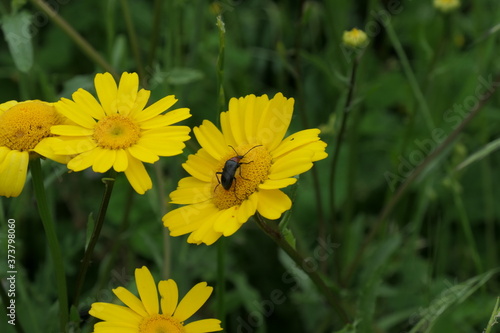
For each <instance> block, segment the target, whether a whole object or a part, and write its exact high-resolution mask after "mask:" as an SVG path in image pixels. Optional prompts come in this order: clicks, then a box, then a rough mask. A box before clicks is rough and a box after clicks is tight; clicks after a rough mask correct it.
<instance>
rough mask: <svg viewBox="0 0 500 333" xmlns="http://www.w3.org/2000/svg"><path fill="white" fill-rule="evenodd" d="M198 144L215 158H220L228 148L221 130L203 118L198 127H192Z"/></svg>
mask: <svg viewBox="0 0 500 333" xmlns="http://www.w3.org/2000/svg"><path fill="white" fill-rule="evenodd" d="M193 132H194V134H195V135H196V139H197V140H198V142H199V143H200V145H201V146H202V147H203V148H205V150H206V151H207V152H208V153H209V154H210V155H211V156H212V157H213V158H215V159H216V160H220V159H221V158H222V157H223V154H224V153H225V152H226V150H227V149H228V146H227V143H226V140H225V139H224V136H223V135H222V133H221V131H219V129H218V128H217V127H215V125H214V124H212V123H211V122H210V121H208V120H204V121H203V123H202V124H201V126H200V127H195V128H194V129H193Z"/></svg>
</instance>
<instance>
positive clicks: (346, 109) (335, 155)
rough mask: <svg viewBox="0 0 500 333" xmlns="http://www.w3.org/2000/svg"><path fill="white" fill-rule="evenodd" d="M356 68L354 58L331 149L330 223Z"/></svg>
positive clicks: (333, 214)
mask: <svg viewBox="0 0 500 333" xmlns="http://www.w3.org/2000/svg"><path fill="white" fill-rule="evenodd" d="M357 68H358V59H357V58H356V59H354V61H353V64H352V68H351V77H350V79H349V91H348V93H347V99H346V101H345V105H344V112H343V113H342V121H341V124H340V129H339V132H338V135H337V139H336V140H335V148H334V149H333V157H332V165H331V167H330V182H329V184H330V207H331V219H332V224H333V223H334V222H335V171H336V169H337V163H338V158H339V152H340V145H341V144H342V138H343V137H344V132H345V129H346V127H347V126H346V125H347V119H348V116H349V113H350V111H351V104H352V97H353V96H354V86H355V84H356V70H357Z"/></svg>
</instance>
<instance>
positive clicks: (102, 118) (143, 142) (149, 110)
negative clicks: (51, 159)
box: [51, 73, 191, 194]
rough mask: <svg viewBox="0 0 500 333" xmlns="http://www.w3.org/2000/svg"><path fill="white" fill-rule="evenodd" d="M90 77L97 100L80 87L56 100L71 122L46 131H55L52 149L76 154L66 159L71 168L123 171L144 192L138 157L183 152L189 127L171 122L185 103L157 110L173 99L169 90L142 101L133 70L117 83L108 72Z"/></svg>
mask: <svg viewBox="0 0 500 333" xmlns="http://www.w3.org/2000/svg"><path fill="white" fill-rule="evenodd" d="M94 83H95V87H96V92H97V96H98V97H99V101H100V103H99V102H98V101H97V100H96V99H95V98H94V97H93V96H92V95H91V94H90V93H89V92H87V91H85V90H83V89H79V90H78V91H76V92H75V93H74V94H73V96H72V97H73V100H74V101H72V100H69V99H65V98H63V99H61V101H59V102H57V103H56V105H55V107H56V108H57V110H58V111H59V112H60V113H62V114H63V115H65V116H66V117H68V118H69V119H71V120H72V121H73V122H74V123H75V125H58V126H53V127H52V129H51V132H52V133H53V134H57V135H59V142H57V143H55V144H53V149H54V150H55V151H56V152H57V153H58V154H62V155H76V156H75V157H74V158H72V159H71V160H70V161H69V162H68V168H69V169H71V170H73V171H81V170H84V169H87V168H89V167H92V170H94V171H95V172H101V173H104V172H106V171H108V170H109V169H111V168H113V169H114V170H115V171H117V172H124V173H125V176H126V177H127V179H128V181H129V182H130V184H131V185H132V187H133V188H134V190H135V191H136V192H137V193H139V194H144V192H145V191H147V190H149V189H151V187H152V182H151V178H149V175H148V173H147V171H146V168H145V167H144V165H143V162H146V163H154V162H156V161H158V159H159V156H173V155H178V154H181V153H182V150H183V149H184V147H185V144H184V141H186V140H189V135H188V134H189V131H190V129H189V127H187V126H171V125H172V124H174V123H177V122H179V121H181V120H184V119H186V118H189V117H190V116H191V115H190V113H189V109H187V108H181V109H176V110H173V111H170V112H168V113H165V114H162V112H163V111H165V110H166V109H168V108H170V107H171V106H172V105H174V104H175V102H176V101H177V100H176V99H175V97H174V96H173V95H171V96H167V97H165V98H162V99H161V100H159V101H158V102H156V103H154V104H152V105H150V106H149V107H146V103H147V102H148V99H149V95H150V91H149V90H144V89H141V90H139V91H137V90H138V87H139V77H138V75H137V74H136V73H123V74H122V77H121V79H120V82H119V85H118V86H117V85H116V83H115V80H114V79H113V77H112V76H111V74H109V73H105V74H97V75H96V77H95V80H94ZM145 107H146V108H145Z"/></svg>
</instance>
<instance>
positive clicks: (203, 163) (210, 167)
mask: <svg viewBox="0 0 500 333" xmlns="http://www.w3.org/2000/svg"><path fill="white" fill-rule="evenodd" d="M182 167H183V168H184V170H186V171H187V172H188V173H189V174H190V175H191V176H193V177H196V178H198V179H199V180H201V181H204V182H208V183H210V182H212V178H213V176H214V173H215V171H214V170H215V168H216V167H217V161H216V160H215V159H214V158H213V157H212V156H211V155H210V154H208V153H207V151H206V150H205V149H203V148H201V149H200V150H198V151H197V152H196V154H194V155H193V154H192V155H189V156H188V160H187V161H186V163H184V164H182Z"/></svg>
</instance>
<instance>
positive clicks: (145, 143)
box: [137, 137, 186, 156]
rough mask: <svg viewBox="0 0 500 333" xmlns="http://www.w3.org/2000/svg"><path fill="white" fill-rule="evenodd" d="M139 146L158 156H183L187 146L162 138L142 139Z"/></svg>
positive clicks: (138, 143)
mask: <svg viewBox="0 0 500 333" xmlns="http://www.w3.org/2000/svg"><path fill="white" fill-rule="evenodd" d="M137 145H139V146H142V147H144V148H146V149H147V150H149V151H151V152H152V153H153V154H155V155H157V156H175V155H179V154H182V150H183V149H184V148H185V147H186V145H185V144H184V143H183V142H181V141H177V140H170V139H162V138H158V139H157V138H144V137H143V138H141V139H140V140H139V142H137Z"/></svg>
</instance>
